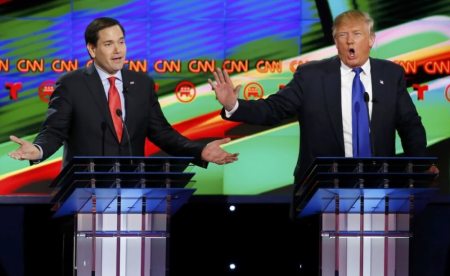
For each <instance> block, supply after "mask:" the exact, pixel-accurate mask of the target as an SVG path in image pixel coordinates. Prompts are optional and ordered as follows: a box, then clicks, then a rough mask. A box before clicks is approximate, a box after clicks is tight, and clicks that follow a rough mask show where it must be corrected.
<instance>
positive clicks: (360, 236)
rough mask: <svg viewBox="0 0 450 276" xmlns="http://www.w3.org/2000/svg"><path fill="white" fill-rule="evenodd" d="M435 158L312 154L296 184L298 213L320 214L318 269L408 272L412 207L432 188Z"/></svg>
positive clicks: (366, 274) (337, 274) (336, 273)
mask: <svg viewBox="0 0 450 276" xmlns="http://www.w3.org/2000/svg"><path fill="white" fill-rule="evenodd" d="M436 161H437V159H436V158H403V157H391V158H381V157H377V158H340V157H338V158H332V157H320V158H316V160H315V161H314V163H313V164H312V165H311V166H310V167H309V169H308V170H307V172H306V174H305V176H304V177H303V178H302V179H301V181H300V182H299V184H298V185H297V186H296V187H295V189H294V198H293V208H294V215H295V217H296V218H297V219H301V218H302V217H306V216H310V215H313V214H319V215H320V216H321V219H320V221H321V225H320V235H321V238H320V271H321V273H320V275H323V276H331V275H332V276H344V275H345V276H350V275H359V276H380V275H384V276H394V275H395V276H402V275H405V276H406V275H410V274H409V272H410V265H409V250H410V247H411V246H412V243H411V242H410V240H411V237H412V229H413V227H414V213H415V212H416V211H418V210H420V209H422V208H424V207H425V205H426V203H427V201H428V200H429V199H430V197H431V196H433V194H434V193H436V191H437V188H433V187H432V182H433V179H435V177H436V175H435V174H433V173H430V172H428V171H427V170H428V169H429V168H430V166H432V165H434V164H435V163H436Z"/></svg>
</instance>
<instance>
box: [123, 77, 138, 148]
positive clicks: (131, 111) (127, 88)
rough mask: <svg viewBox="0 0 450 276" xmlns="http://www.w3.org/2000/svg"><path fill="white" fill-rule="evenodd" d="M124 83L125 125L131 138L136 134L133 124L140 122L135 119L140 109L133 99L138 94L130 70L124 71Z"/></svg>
mask: <svg viewBox="0 0 450 276" xmlns="http://www.w3.org/2000/svg"><path fill="white" fill-rule="evenodd" d="M122 82H123V96H124V99H125V124H126V126H127V129H128V133H129V134H130V136H131V134H132V133H134V129H135V126H134V124H133V122H137V121H138V120H137V119H136V118H135V116H136V114H137V113H136V112H135V111H136V110H138V108H137V107H136V106H135V105H136V101H135V100H134V97H133V96H134V95H135V94H136V93H135V92H134V89H135V85H134V84H135V80H134V79H133V77H132V74H130V71H129V70H124V69H122ZM126 139H128V138H126Z"/></svg>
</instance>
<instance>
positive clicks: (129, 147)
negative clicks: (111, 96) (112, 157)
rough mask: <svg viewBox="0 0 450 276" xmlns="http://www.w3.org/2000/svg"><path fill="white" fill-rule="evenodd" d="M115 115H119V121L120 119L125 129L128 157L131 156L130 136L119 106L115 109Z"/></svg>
mask: <svg viewBox="0 0 450 276" xmlns="http://www.w3.org/2000/svg"><path fill="white" fill-rule="evenodd" d="M116 115H117V116H119V118H120V121H122V126H123V129H124V130H125V134H126V135H127V138H128V152H129V154H130V157H131V156H133V151H132V150H131V138H130V133H129V132H128V128H127V125H126V124H125V122H124V121H123V118H122V110H121V109H120V108H118V109H116Z"/></svg>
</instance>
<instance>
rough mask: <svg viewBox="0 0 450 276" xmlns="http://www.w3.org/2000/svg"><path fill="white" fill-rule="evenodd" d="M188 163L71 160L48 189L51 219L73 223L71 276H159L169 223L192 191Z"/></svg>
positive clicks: (161, 159)
mask: <svg viewBox="0 0 450 276" xmlns="http://www.w3.org/2000/svg"><path fill="white" fill-rule="evenodd" d="M190 161H192V158H190V157H93V156H80V157H74V158H73V159H72V160H71V162H70V163H69V164H68V165H67V166H66V167H65V168H64V169H63V171H62V172H61V173H60V174H59V175H58V177H57V178H56V179H55V180H54V181H53V183H52V184H51V186H52V187H54V188H55V189H56V193H55V195H54V197H53V203H54V210H55V217H60V216H67V215H72V216H74V219H75V229H74V248H73V256H74V260H73V272H74V275H77V276H84V275H89V276H93V275H95V276H112V275H116V276H119V275H120V276H138V275H139V276H155V275H157V276H161V275H162V276H164V275H167V274H168V270H169V258H168V254H169V247H168V246H167V245H168V242H169V239H170V217H171V216H172V215H173V214H174V213H175V212H176V211H177V210H178V209H179V208H180V207H181V206H182V205H183V204H184V203H186V202H187V200H188V199H189V197H190V196H191V195H192V194H193V192H194V191H195V190H194V189H188V188H185V186H186V184H187V183H189V182H190V181H191V178H192V177H193V175H194V173H191V172H185V169H186V168H187V166H188V165H189V163H190Z"/></svg>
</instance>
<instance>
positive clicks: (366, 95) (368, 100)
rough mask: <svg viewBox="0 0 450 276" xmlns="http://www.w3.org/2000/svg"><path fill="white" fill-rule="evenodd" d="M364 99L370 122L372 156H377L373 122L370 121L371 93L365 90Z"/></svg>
mask: <svg viewBox="0 0 450 276" xmlns="http://www.w3.org/2000/svg"><path fill="white" fill-rule="evenodd" d="M364 101H365V102H366V108H367V119H368V122H369V139H370V151H371V156H375V144H374V142H373V135H372V122H371V121H370V113H369V102H370V96H369V93H367V92H364ZM372 102H373V103H374V102H375V100H372Z"/></svg>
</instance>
